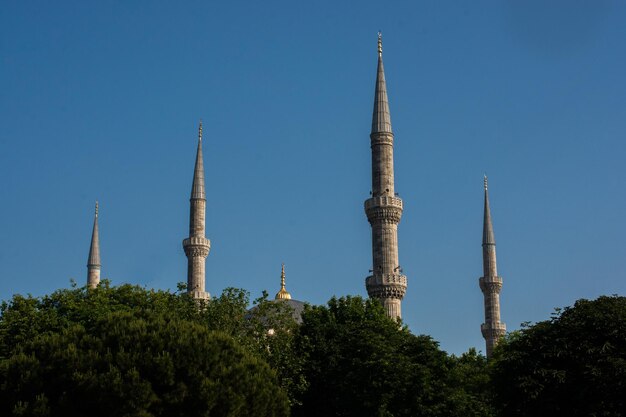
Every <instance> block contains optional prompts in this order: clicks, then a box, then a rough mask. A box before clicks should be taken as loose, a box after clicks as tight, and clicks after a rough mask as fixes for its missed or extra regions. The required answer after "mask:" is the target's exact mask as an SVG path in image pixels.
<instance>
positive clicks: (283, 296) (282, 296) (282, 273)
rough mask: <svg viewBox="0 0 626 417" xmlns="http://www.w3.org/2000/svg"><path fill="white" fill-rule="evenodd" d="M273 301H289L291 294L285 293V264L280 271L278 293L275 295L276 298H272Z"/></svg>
mask: <svg viewBox="0 0 626 417" xmlns="http://www.w3.org/2000/svg"><path fill="white" fill-rule="evenodd" d="M274 299H276V300H291V294H289V293H288V292H287V289H286V288H285V264H283V265H282V268H281V271H280V291H278V293H276V297H274Z"/></svg>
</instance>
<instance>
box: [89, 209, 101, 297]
mask: <svg viewBox="0 0 626 417" xmlns="http://www.w3.org/2000/svg"><path fill="white" fill-rule="evenodd" d="M100 267H101V265H100V236H99V233H98V202H97V201H96V212H95V214H94V217H93V230H92V232H91V245H90V246H89V257H88V258H87V286H88V287H89V288H96V287H97V286H98V284H99V283H100Z"/></svg>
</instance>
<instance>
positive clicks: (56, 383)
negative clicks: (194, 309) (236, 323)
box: [0, 312, 288, 417]
mask: <svg viewBox="0 0 626 417" xmlns="http://www.w3.org/2000/svg"><path fill="white" fill-rule="evenodd" d="M0 375H1V376H0V379H1V380H2V381H3V386H2V389H1V390H0V405H1V408H0V414H1V415H4V416H9V415H18V416H19V415H29V416H31V415H32V416H66V417H72V416H76V417H79V416H96V417H98V416H102V417H114V416H164V417H165V416H167V417H176V416H180V417H193V416H198V417H200V416H242V417H243V416H250V417H253V416H286V415H288V406H287V401H286V397H285V395H284V393H283V392H282V390H281V389H280V387H279V386H278V384H277V381H276V378H275V377H274V374H273V372H272V371H271V370H270V368H269V366H268V365H267V364H266V363H265V362H263V361H260V360H258V359H257V358H255V357H253V356H251V355H249V354H248V353H247V352H245V351H244V350H243V349H241V348H240V347H239V346H238V345H236V344H235V342H234V341H233V339H232V338H231V337H228V336H226V335H224V334H220V333H211V332H209V331H208V330H207V329H206V328H205V327H204V326H201V325H198V324H195V323H192V322H189V321H181V320H176V319H174V320H168V319H165V318H164V317H162V316H161V317H159V316H148V317H143V318H138V317H136V316H134V315H133V314H132V313H129V312H120V313H113V314H111V315H109V316H107V317H105V318H102V319H99V320H97V321H96V322H95V323H93V324H92V326H91V329H90V331H87V329H86V328H85V327H84V326H82V325H80V324H74V325H71V326H69V327H67V328H65V329H63V330H62V331H60V332H57V333H48V334H44V335H41V336H39V337H35V338H33V339H32V340H30V341H29V342H28V343H25V344H24V345H22V346H20V348H19V349H17V350H16V351H15V352H14V353H13V354H12V355H11V357H10V358H9V359H8V360H5V361H3V362H2V364H1V365H0Z"/></svg>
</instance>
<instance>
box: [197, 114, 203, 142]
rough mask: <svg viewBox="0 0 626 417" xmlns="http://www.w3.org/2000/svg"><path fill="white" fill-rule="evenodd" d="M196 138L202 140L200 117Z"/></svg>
mask: <svg viewBox="0 0 626 417" xmlns="http://www.w3.org/2000/svg"><path fill="white" fill-rule="evenodd" d="M198 140H199V141H200V142H202V119H200V126H199V127H198Z"/></svg>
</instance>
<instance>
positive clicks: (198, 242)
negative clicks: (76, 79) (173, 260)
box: [183, 236, 211, 248]
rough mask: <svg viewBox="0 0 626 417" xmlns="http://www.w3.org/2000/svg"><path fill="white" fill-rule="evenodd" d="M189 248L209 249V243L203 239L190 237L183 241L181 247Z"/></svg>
mask: <svg viewBox="0 0 626 417" xmlns="http://www.w3.org/2000/svg"><path fill="white" fill-rule="evenodd" d="M189 246H203V247H208V248H211V241H210V240H209V239H207V238H205V237H201V236H191V237H188V238H187V239H185V240H183V247H189Z"/></svg>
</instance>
